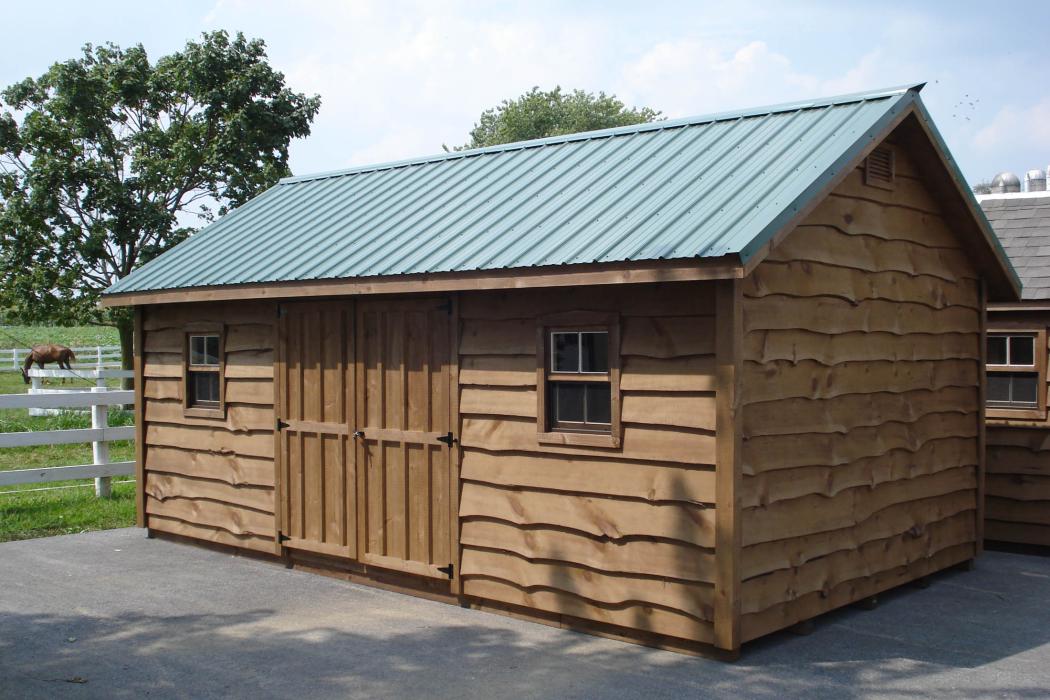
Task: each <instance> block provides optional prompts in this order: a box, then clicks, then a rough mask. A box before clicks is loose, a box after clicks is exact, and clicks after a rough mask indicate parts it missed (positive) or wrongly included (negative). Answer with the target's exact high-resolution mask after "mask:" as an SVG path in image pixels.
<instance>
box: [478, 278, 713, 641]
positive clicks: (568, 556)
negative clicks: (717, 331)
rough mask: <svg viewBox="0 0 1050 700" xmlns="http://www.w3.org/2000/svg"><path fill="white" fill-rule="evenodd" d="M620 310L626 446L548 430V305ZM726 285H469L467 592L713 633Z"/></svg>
mask: <svg viewBox="0 0 1050 700" xmlns="http://www.w3.org/2000/svg"><path fill="white" fill-rule="evenodd" d="M577 310H587V311H616V312H618V313H619V314H620V323H621V326H620V328H621V338H622V340H621V351H622V367H623V373H622V378H621V382H620V386H621V390H622V392H623V396H622V413H621V415H622V420H623V426H624V427H623V446H622V448H620V449H605V448H597V447H574V446H559V445H541V444H539V443H538V442H537V439H536V432H537V426H536V413H537V398H536V317H537V315H541V314H542V315H545V314H550V313H557V312H562V311H577ZM713 313H714V297H713V288H711V287H708V286H705V285H699V284H697V285H672V286H660V285H653V286H644V287H643V286H635V285H631V286H630V287H629V288H616V289H609V288H604V289H600V288H584V289H579V290H571V291H569V290H536V291H528V292H525V291H520V292H506V293H496V294H476V295H464V296H463V297H462V298H461V303H460V314H461V316H462V324H463V325H462V336H461V343H460V347H459V351H460V366H461V369H460V411H461V414H462V436H461V442H462V446H463V460H462V466H461V478H462V491H461V496H460V518H461V541H462V545H463V558H462V575H463V592H464V593H465V594H466V595H469V596H475V597H478V598H485V599H489V600H493V601H499V602H502V603H509V604H513V605H520V606H525V607H532V608H537V609H540V610H545V611H549V612H554V613H559V614H563V615H569V616H573V617H579V618H585V619H589V620H596V621H599V622H605V623H609V624H614V625H620V626H624V627H630V628H633V629H639V630H643V631H649V632H653V633H657V634H664V635H671V636H675V637H682V638H686V639H692V640H697V641H703V642H710V641H711V639H712V635H711V619H712V616H713V615H712V611H711V605H712V594H713V586H712V581H713V580H714V564H715V560H714V549H713V546H714V523H715V520H714V513H715V511H714V500H715V485H714V467H713V464H714V454H715V452H714V440H715V438H714V429H715V408H714V406H715V399H714V393H713V392H714V388H715V385H714V377H713V372H714V316H713Z"/></svg>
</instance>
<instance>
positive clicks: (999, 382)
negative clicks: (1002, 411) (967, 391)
mask: <svg viewBox="0 0 1050 700" xmlns="http://www.w3.org/2000/svg"><path fill="white" fill-rule="evenodd" d="M988 401H994V402H996V403H1006V402H1008V401H1010V375H1009V374H1003V373H1002V372H989V373H988Z"/></svg>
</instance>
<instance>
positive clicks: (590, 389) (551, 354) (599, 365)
mask: <svg viewBox="0 0 1050 700" xmlns="http://www.w3.org/2000/svg"><path fill="white" fill-rule="evenodd" d="M563 318H564V319H565V320H566V321H568V320H575V321H577V323H576V324H573V325H569V324H568V323H565V324H561V323H555V322H556V321H557V320H558V319H557V317H554V318H550V319H546V322H545V323H542V324H541V326H540V329H539V333H538V345H539V348H538V351H537V361H538V365H539V366H538V368H537V370H538V372H537V378H538V379H539V384H540V386H539V391H538V392H537V393H538V394H539V405H538V406H537V410H538V413H537V415H538V416H539V426H538V429H539V434H540V441H541V442H551V443H560V444H580V445H594V446H606V447H618V446H619V440H620V437H619V432H620V416H619V400H620V390H619V380H620V371H619V359H620V358H619V328H618V325H617V323H616V319H615V317H613V316H610V315H608V314H571V315H565V316H564V317H563Z"/></svg>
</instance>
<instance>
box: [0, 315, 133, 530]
mask: <svg viewBox="0 0 1050 700" xmlns="http://www.w3.org/2000/svg"><path fill="white" fill-rule="evenodd" d="M44 330H51V329H44ZM60 330H70V329H60ZM91 330H96V329H91ZM103 330H109V329H103ZM20 337H21V336H20ZM33 342H40V341H33ZM92 342H93V341H92ZM113 342H116V341H115V338H114V340H113ZM71 344H74V343H71ZM105 344H112V343H110V342H109V341H106V343H105ZM112 383H113V384H117V383H119V380H114V382H112ZM44 385H45V386H48V387H56V388H60V387H63V386H64V387H74V386H91V385H92V382H88V381H81V380H70V381H67V382H66V383H65V384H62V383H61V382H60V380H57V379H48V380H44ZM26 389H27V387H26V385H25V384H24V383H23V381H22V376H21V375H20V374H19V373H18V372H3V371H0V394H21V393H25V391H26ZM133 423H134V415H133V414H132V413H131V412H130V411H119V410H115V409H110V413H109V424H110V425H112V426H117V425H132V424H133ZM90 426H91V418H90V414H89V413H88V412H87V411H68V412H64V413H60V414H58V415H53V416H30V415H29V411H27V410H25V409H2V410H0V432H4V433H7V432H23V431H31V430H68V429H73V428H88V427H90ZM109 458H110V461H113V462H124V461H130V460H133V459H134V458H135V444H134V443H133V442H132V441H130V440H122V441H118V442H111V443H109ZM91 461H92V457H91V445H90V444H89V443H85V444H79V445H39V446H35V447H5V448H0V471H8V470H11V469H31V468H36V467H64V466H72V465H77V464H90V463H91ZM93 486H94V482H93V481H92V480H90V479H88V480H80V481H59V482H50V483H46V484H40V485H34V484H19V485H18V486H6V487H0V542H6V541H10V540H22V539H29V538H33V537H49V536H52V535H64V534H70V533H75V532H84V531H87V530H105V529H109V528H115V527H128V526H130V525H133V524H134V522H135V484H134V482H133V480H131V479H130V478H129V477H114V478H113V496H112V498H108V499H107V498H96V497H95V490H94V488H93ZM50 487H64V488H59V489H56V490H53V491H39V490H30V489H40V488H50ZM16 492H18V493H16Z"/></svg>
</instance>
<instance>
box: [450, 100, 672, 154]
mask: <svg viewBox="0 0 1050 700" xmlns="http://www.w3.org/2000/svg"><path fill="white" fill-rule="evenodd" d="M659 116H660V112H658V111H656V110H653V109H650V108H649V107H641V108H638V107H627V106H625V105H624V103H623V102H621V101H620V100H618V99H617V98H616V97H615V96H614V95H606V94H605V93H604V92H599V93H598V94H597V95H595V94H594V93H590V92H584V91H583V90H573V91H572V92H568V93H566V92H562V89H561V87H555V88H554V89H553V90H549V91H543V90H540V89H539V88H538V87H534V88H532V89H531V90H529V91H528V92H526V93H525V94H524V95H522V96H521V97H518V98H517V99H514V100H504V101H503V102H502V103H501V104H500V105H499V106H498V107H493V108H492V109H487V110H485V111H484V112H482V113H481V118H480V119H478V121H477V123H475V124H474V128H473V129H471V131H470V141H469V142H468V143H467V144H466V145H465V146H463V147H462V148H459V149H457V150H463V149H467V148H483V147H485V146H496V145H499V144H501V143H512V142H514V141H527V140H529V139H538V138H544V137H546V136H559V135H561V134H574V133H577V132H580V131H593V130H594V129H607V128H611V127H616V126H629V125H631V124H642V123H644V122H651V121H654V120H656V119H657V118H659Z"/></svg>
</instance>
